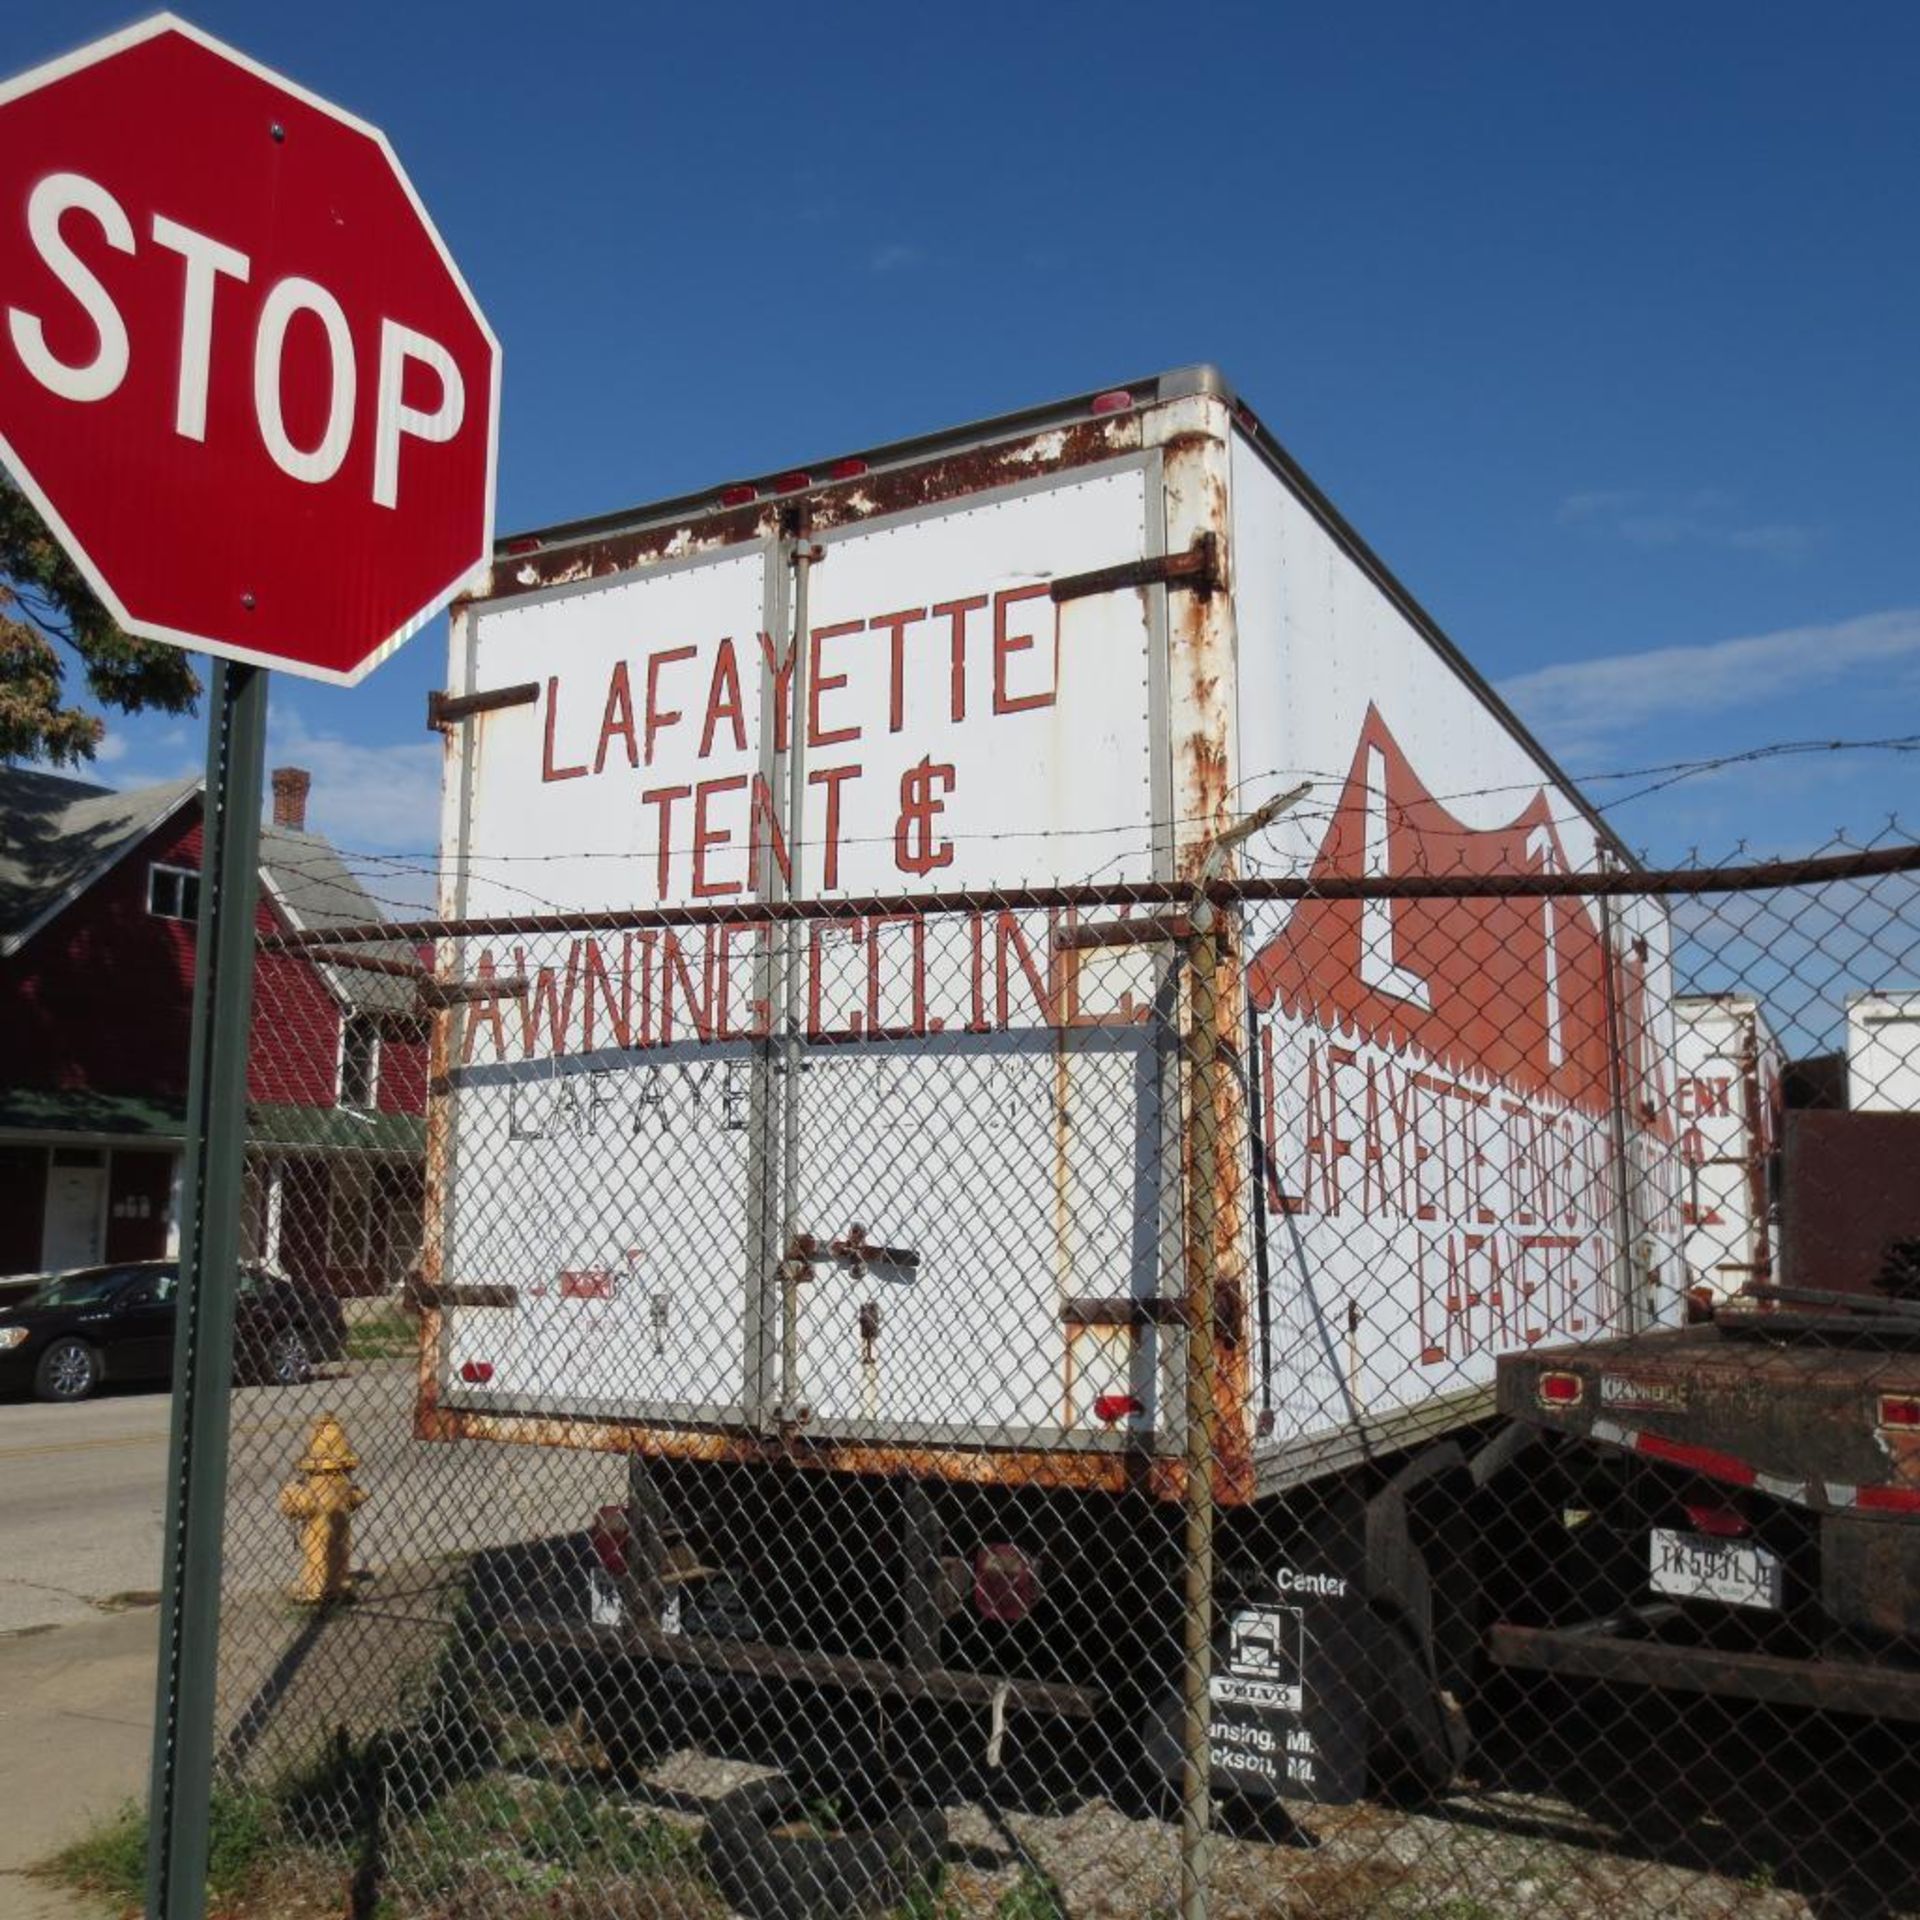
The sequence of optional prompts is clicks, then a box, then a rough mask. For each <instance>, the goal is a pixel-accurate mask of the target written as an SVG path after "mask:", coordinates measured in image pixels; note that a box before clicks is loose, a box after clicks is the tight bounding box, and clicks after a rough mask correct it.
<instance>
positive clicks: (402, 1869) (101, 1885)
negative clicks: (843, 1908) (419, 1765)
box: [44, 1756, 724, 1920]
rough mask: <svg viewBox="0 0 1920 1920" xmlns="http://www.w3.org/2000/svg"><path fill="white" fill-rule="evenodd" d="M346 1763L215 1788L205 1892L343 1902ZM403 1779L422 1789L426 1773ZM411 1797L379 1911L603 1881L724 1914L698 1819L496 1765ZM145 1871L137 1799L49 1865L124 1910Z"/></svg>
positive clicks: (585, 1900) (689, 1917) (432, 1912)
mask: <svg viewBox="0 0 1920 1920" xmlns="http://www.w3.org/2000/svg"><path fill="white" fill-rule="evenodd" d="M354 1758H358V1756H354ZM348 1764H349V1762H348V1761H347V1760H346V1759H343V1758H342V1757H341V1756H329V1757H328V1758H327V1759H326V1760H324V1761H322V1762H320V1763H318V1764H317V1765H316V1766H314V1767H309V1768H307V1769H305V1770H304V1771H303V1772H302V1773H301V1774H300V1775H298V1776H292V1777H290V1778H289V1779H288V1781H287V1782H286V1783H285V1784H284V1785H283V1786H282V1787H281V1788H280V1789H279V1790H278V1791H277V1792H274V1793H266V1792H257V1791H252V1790H246V1791H241V1790H235V1789H231V1788H226V1789H220V1790H217V1791H216V1792H215V1794H214V1797H213V1805H212V1827H211V1835H210V1846H209V1851H208V1871H207V1891H208V1894H209V1896H210V1899H211V1900H212V1902H213V1903H214V1904H215V1905H216V1906H217V1907H219V1908H221V1909H223V1910H225V1909H231V1910H232V1911H233V1912H234V1913H235V1914H236V1915H245V1914H247V1913H249V1912H252V1911H258V1910H261V1908H262V1907H263V1906H264V1907H268V1908H271V1910H272V1911H273V1912H275V1913H276V1914H277V1913H279V1912H281V1911H283V1907H282V1902H283V1901H284V1900H285V1899H286V1898H287V1896H288V1892H289V1889H290V1888H291V1887H294V1886H301V1887H304V1888H305V1889H307V1891H308V1893H309V1894H310V1895H311V1896H313V1897H315V1898H316V1899H317V1900H324V1899H325V1898H326V1895H327V1893H328V1891H329V1890H330V1892H331V1898H332V1901H333V1903H334V1904H336V1905H337V1903H338V1900H339V1898H340V1896H341V1893H342V1892H343V1891H344V1889H345V1886H346V1884H347V1881H348V1879H349V1877H350V1876H351V1875H352V1873H353V1872H354V1869H355V1867H356V1866H357V1865H358V1864H359V1863H358V1861H357V1858H356V1848H357V1844H358V1840H359V1836H358V1835H356V1834H355V1833H354V1832H353V1831H352V1827H353V1823H352V1822H351V1821H350V1820H348V1819H342V1818H340V1817H339V1816H340V1814H341V1813H342V1812H343V1811H344V1809H345V1806H346V1804H347V1803H348V1802H349V1801H350V1799H351V1797H352V1792H351V1790H350V1785H349V1774H348V1773H347V1772H342V1771H341V1770H340V1769H341V1768H342V1767H343V1766H347V1765H348ZM406 1784H407V1785H408V1786H410V1787H411V1788H412V1789H414V1790H416V1791H417V1790H418V1788H419V1787H420V1785H421V1784H422V1783H421V1782H419V1781H418V1780H415V1781H412V1782H409V1783H406ZM411 1797H412V1796H411V1794H410V1793H409V1794H406V1795H405V1796H404V1797H402V1798H400V1799H399V1800H398V1804H400V1805H404V1804H405V1800H406V1799H408V1798H411ZM390 1804H395V1803H394V1802H390ZM414 1804H415V1805H416V1806H417V1807H418V1809H419V1810H418V1811H417V1812H415V1813H413V1814H412V1816H411V1817H406V1816H405V1815H404V1814H402V1815H399V1816H398V1817H396V1816H394V1815H390V1816H389V1819H388V1821H387V1823H386V1825H385V1829H384V1834H383V1844H382V1845H381V1847H380V1858H381V1871H380V1873H379V1876H378V1879H379V1884H380V1888H381V1894H382V1899H381V1904H380V1907H379V1909H378V1911H379V1912H380V1913H381V1915H382V1916H383V1920H386V1917H387V1916H392V1920H416V1917H417V1920H441V1916H451V1915H455V1914H459V1913H462V1912H465V1911H469V1910H471V1909H473V1908H476V1907H484V1906H485V1905H486V1904H487V1903H488V1901H489V1900H490V1899H492V1898H494V1897H497V1896H504V1895H520V1896H523V1897H526V1898H528V1899H529V1900H531V1901H533V1902H535V1903H537V1906H538V1911H540V1912H541V1913H542V1914H543V1915H544V1914H547V1913H548V1912H561V1911H569V1912H570V1911H572V1910H573V1909H574V1908H575V1907H576V1906H577V1907H578V1908H579V1909H580V1910H581V1911H582V1912H588V1911H593V1910H594V1906H593V1900H592V1899H591V1898H590V1897H589V1896H590V1895H591V1894H593V1892H594V1891H595V1890H596V1889H598V1890H600V1891H602V1892H610V1891H612V1890H615V1889H618V1890H619V1891H620V1892H621V1895H622V1898H623V1899H625V1898H631V1897H632V1896H634V1895H635V1893H636V1892H637V1891H645V1892H646V1893H647V1895H648V1899H649V1901H651V1902H652V1903H653V1904H651V1905H647V1907H646V1910H647V1911H649V1912H653V1911H657V1912H659V1913H660V1914H662V1915H673V1916H680V1917H682V1920H719V1916H720V1915H721V1914H722V1913H723V1912H724V1907H723V1905H722V1903H721V1902H720V1901H719V1899H718V1896H717V1895H715V1894H714V1893H713V1891H712V1889H711V1888H710V1886H709V1885H708V1884H707V1881H706V1876H705V1872H704V1870H703V1868H702V1866H701V1864H700V1850H699V1841H698V1838H697V1836H696V1835H695V1834H694V1833H693V1832H692V1831H691V1830H690V1829H688V1828H685V1827H682V1826H677V1825H674V1824H672V1823H670V1822H668V1821H665V1820H661V1819H659V1818H657V1817H656V1816H654V1815H651V1814H647V1813H643V1812H637V1811H635V1810H634V1809H633V1808H631V1807H630V1806H628V1805H627V1804H626V1803H625V1802H623V1801H621V1800H619V1799H618V1798H616V1797H614V1796H612V1795H610V1794H608V1793H606V1792H603V1791H601V1790H600V1789H598V1788H597V1787H593V1786H582V1785H576V1784H572V1783H569V1782H564V1781H550V1780H530V1779H526V1778H516V1777H513V1776H509V1775H500V1774H494V1775H490V1776H488V1777H486V1778H483V1779H478V1780H468V1781H463V1782H460V1783H458V1784H455V1785H452V1786H449V1787H448V1788H447V1789H446V1791H444V1792H443V1793H441V1794H440V1795H439V1796H438V1797H437V1798H432V1799H431V1800H429V1801H426V1802H425V1803H422V1802H421V1801H415V1802H414ZM328 1811H330V1812H331V1813H332V1815H333V1817H332V1818H331V1819H329V1818H326V1817H324V1813H325V1812H328ZM146 1870H147V1816H146V1810H145V1809H144V1808H142V1807H139V1806H132V1805H130V1806H127V1807H125V1808H123V1809H122V1810H121V1811H120V1812H119V1813H117V1814H115V1815H114V1816H113V1817H112V1818H111V1819H110V1820H107V1821H105V1822H103V1823H102V1824H101V1825H100V1826H98V1827H96V1828H95V1829H94V1830H93V1831H92V1832H91V1833H89V1834H87V1835H86V1836H85V1837H84V1838H82V1839H80V1840H78V1841H76V1842H75V1843H74V1844H73V1845H72V1846H70V1847H67V1848H65V1849H64V1850H63V1851H62V1852H61V1853H59V1854H57V1855H56V1856H55V1857H54V1858H53V1859H52V1860H50V1861H48V1862H47V1863H46V1867H45V1869H44V1871H45V1873H46V1874H47V1876H48V1877H50V1878H53V1879H58V1880H62V1881H64V1882H66V1883H67V1884H68V1885H70V1886H73V1887H77V1888H80V1889H82V1890H83V1891H86V1892H89V1893H94V1894H98V1895H100V1896H102V1897H103V1898H105V1899H107V1900H110V1901H112V1902H114V1903H116V1904H117V1905H119V1906H120V1907H122V1908H137V1907H138V1906H139V1904H140V1902H141V1900H142V1898H143V1896H144V1893H145V1887H146ZM643 1904H644V1903H643Z"/></svg>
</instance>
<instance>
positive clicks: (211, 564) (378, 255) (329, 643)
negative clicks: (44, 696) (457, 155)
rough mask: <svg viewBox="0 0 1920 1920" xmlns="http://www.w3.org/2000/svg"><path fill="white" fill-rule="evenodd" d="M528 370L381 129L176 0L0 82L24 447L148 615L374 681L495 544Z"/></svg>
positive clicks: (2, 420) (326, 676) (6, 275)
mask: <svg viewBox="0 0 1920 1920" xmlns="http://www.w3.org/2000/svg"><path fill="white" fill-rule="evenodd" d="M499 385H500V347H499V343H498V341H496V340H495V339H494V337H493V333H492V331H491V329H490V328H489V327H488V326H487V323H486V320H485V318H484V317H483V316H482V314H481V312H480V309H479V307H478V306H477V305H476V304H475V302H474V299H473V295H472V294H471V293H470V292H469V291H468V290H467V286H466V283H465V282H464V281H463V280H462V279H461V277H460V274H459V271H458V269H457V268H456V267H455V266H454V264H453V261H452V259H451V258H450V257H449V256H448V253H447V250H446V247H445V246H444V245H443V244H442V242H441V239H440V236H439V234H438V233H436V232H435V231H434V228H433V223H432V222H431V221H430V220H429V219H428V218H427V216H426V212H425V210H424V209H423V208H422V207H421V205H420V202H419V199H418V198H417V196H416V195H415V193H414V191H413V188H412V185H411V184H410V183H409V181H408V179H407V176H406V175H405V173H403V172H402V171H401V168H400V164H399V162H398V161H397V160H396V159H395V158H394V155H393V152H392V150H391V149H390V148H389V147H388V145H387V143H386V141H385V139H384V138H383V137H382V136H381V135H380V134H379V133H378V132H377V131H376V130H375V129H373V128H372V127H369V126H367V125H365V124H364V123H363V122H361V121H359V120H356V119H354V118H353V117H352V116H351V115H349V114H346V113H343V112H341V111H340V109H339V108H337V107H333V106H329V105H328V104H327V103H326V102H325V101H323V100H318V99H316V98H315V97H314V96H313V95H312V94H310V93H308V92H306V91H305V90H304V89H302V88H300V87H297V86H295V85H293V84H292V83H291V82H289V81H287V80H283V79H281V78H280V77H279V76H278V75H276V74H273V73H270V72H268V71H267V70H266V69H265V68H262V67H260V66H257V65H256V64H255V63H254V62H252V61H251V60H248V59H246V58H245V57H244V56H243V55H241V54H238V53H235V52H234V51H233V50H232V49H231V48H229V47H225V46H222V45H221V44H220V43H219V42H218V41H216V40H212V39H210V38H208V37H207V36H206V35H205V34H202V33H200V32H199V31H197V30H196V29H194V28H192V27H189V26H187V25H185V24H184V23H183V22H181V21H178V20H175V19H173V18H171V17H169V16H164V15H163V16H160V17H158V18H156V19H153V20H149V21H146V22H144V23H143V24H141V25H139V26H136V27H133V28H130V29H128V30H127V31H126V32H124V33H120V34H116V35H114V36H113V37H111V38H109V39H106V40H101V41H97V42H95V43H94V44H93V45H91V46H88V47H85V48H83V49H82V50H81V51H80V52H78V53H75V54H72V55H69V56H68V57H67V58H65V59H62V60H56V61H54V62H52V63H51V64H49V65H47V66H44V67H39V68H36V69H35V70H34V71H33V72H31V73H28V74H25V75H23V76H21V77H20V78H19V79H17V80H14V81H12V82H10V83H8V84H7V85H5V86H4V87H0V456H4V458H5V460H6V462H7V464H8V466H9V467H10V469H11V470H12V472H13V474H14V476H15V477H16V478H17V479H18V480H19V482H20V483H21V485H22V486H24V487H25V488H26V490H27V491H28V493H29V494H30V495H31V496H32V498H33V500H34V502H35V504H36V505H37V506H38V507H39V508H40V511H41V512H42V514H44V515H45V517H46V518H47V520H48V522H49V523H50V524H51V525H52V527H53V528H54V530H55V531H56V532H57V533H58V535H59V536H60V538H61V540H62V541H63V543H64V544H65V546H66V548H67V551H68V552H69V553H70V554H72V556H73V558H74V560H75V561H76V562H77V563H78V565H79V566H80V568H81V570H82V571H83V572H84V573H85V574H86V576H87V578H88V580H89V581H90V582H91V583H92V585H93V586H94V588H95V590H96V591H97V592H98V593H99V594H100V596H101V598H102V599H103V600H104V601H105V602H106V603H107V605H108V606H109V607H110V608H111V609H112V611H113V613H114V615H115V617H116V618H117V619H118V620H119V621H120V623H121V625H122V626H124V627H126V628H127V629H128V630H129V631H130V632H133V633H139V634H144V635H147V636H148V637H150V638H153V639H156V640H164V641H170V642H173V643H175V644H177V645H181V646H189V647H204V648H207V649H209V650H210V651H212V652H215V653H220V654H224V655H227V656H229V657H231V658H234V659H238V660H248V661H254V662H258V663H262V664H265V665H268V666H275V667H284V668H287V669H290V670H291V671H293V672H296V673H301V674H305V675H308V676H311V677H312V678H315V679H320V680H331V681H337V682H346V683H350V682H352V681H355V680H358V679H359V678H360V677H361V676H362V675H363V674H365V673H366V672H367V671H368V670H369V669H370V668H371V667H373V666H374V664H375V663H376V662H377V661H379V660H380V659H381V658H382V656H383V655H384V654H385V653H387V652H388V651H389V650H391V649H392V648H393V647H395V646H397V645H399V643H400V642H401V641H402V640H404V639H405V638H406V637H407V635H408V634H409V633H411V632H413V631H414V630H415V629H416V628H417V627H418V626H419V625H420V624H421V622H422V621H424V620H425V619H426V618H427V617H428V616H429V615H430V614H432V613H433V612H434V611H435V610H436V609H437V608H438V607H440V606H441V605H442V604H444V602H445V601H446V600H447V599H448V598H449V597H450V596H451V595H452V594H453V593H455V592H456V591H457V590H458V589H459V588H460V586H461V585H462V584H463V583H464V582H465V580H466V579H467V578H468V577H469V576H470V575H471V574H472V573H473V571H474V570H475V569H476V568H477V567H479V566H480V565H482V564H483V563H484V561H485V560H486V557H487V553H488V548H489V545H490V542H491V537H492V521H493V475H494V446H495V436H496V432H497V420H498V414H499Z"/></svg>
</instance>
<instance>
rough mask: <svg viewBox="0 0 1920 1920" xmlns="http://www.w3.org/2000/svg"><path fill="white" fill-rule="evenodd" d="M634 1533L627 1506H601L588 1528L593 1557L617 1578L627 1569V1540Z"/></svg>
mask: <svg viewBox="0 0 1920 1920" xmlns="http://www.w3.org/2000/svg"><path fill="white" fill-rule="evenodd" d="M632 1533H633V1528H632V1524H631V1522H629V1520H628V1519H627V1510H626V1508H625V1507H601V1508H600V1509H599V1510H598V1511H597V1512H596V1513H595V1514H594V1516H593V1525H592V1526H591V1527H590V1528H589V1529H588V1530H587V1539H588V1542H589V1543H590V1544H591V1546H592V1548H593V1557H594V1558H595V1559H596V1560H598V1561H599V1562H600V1564H601V1566H603V1567H604V1568H605V1569H606V1570H607V1572H609V1573H610V1574H612V1575H614V1577H615V1578H616V1579H617V1578H618V1577H619V1576H620V1575H621V1574H623V1573H625V1572H626V1570H627V1542H628V1540H629V1539H631V1538H632Z"/></svg>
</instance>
